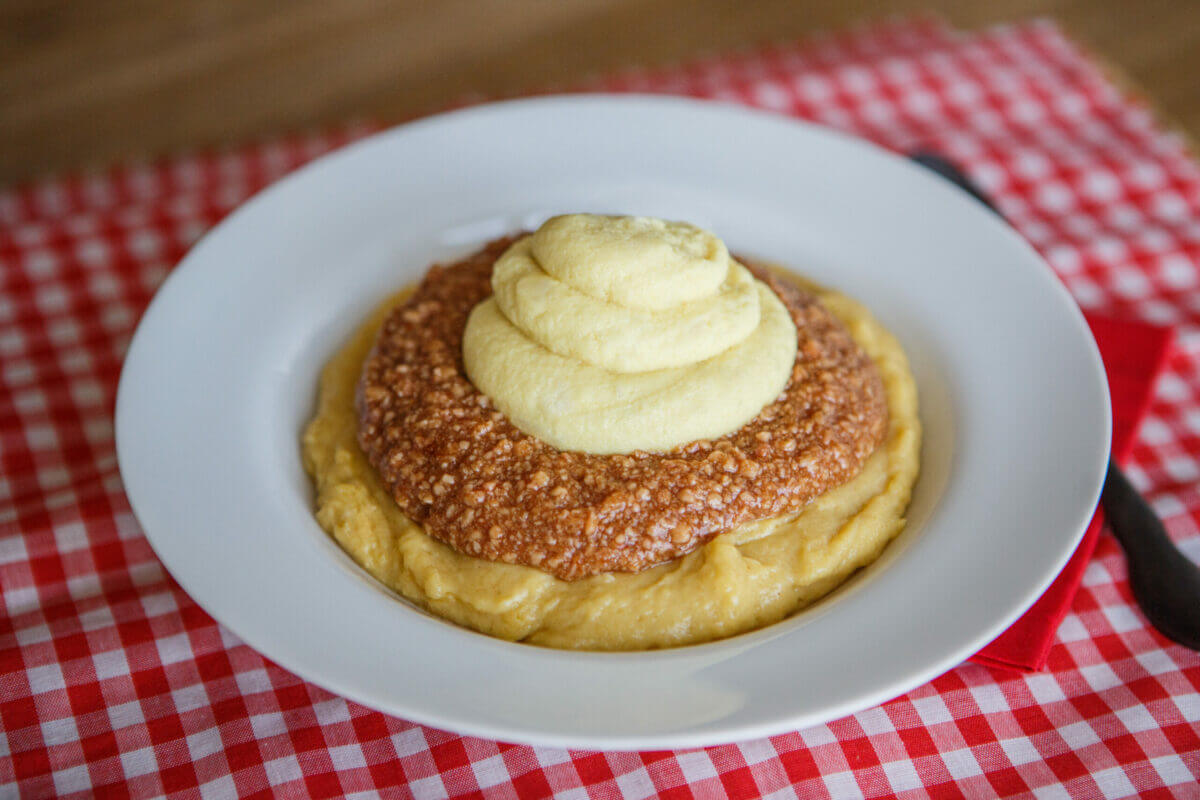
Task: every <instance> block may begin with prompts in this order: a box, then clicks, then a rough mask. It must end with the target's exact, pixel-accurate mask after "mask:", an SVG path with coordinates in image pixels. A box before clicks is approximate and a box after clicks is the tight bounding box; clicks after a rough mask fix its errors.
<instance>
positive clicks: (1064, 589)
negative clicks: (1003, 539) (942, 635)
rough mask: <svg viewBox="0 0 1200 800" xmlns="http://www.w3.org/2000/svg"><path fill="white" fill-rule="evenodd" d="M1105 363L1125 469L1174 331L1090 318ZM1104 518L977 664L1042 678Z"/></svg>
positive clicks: (1117, 451)
mask: <svg viewBox="0 0 1200 800" xmlns="http://www.w3.org/2000/svg"><path fill="white" fill-rule="evenodd" d="M1087 321H1088V325H1090V326H1091V328H1092V335H1093V336H1095V337H1096V345H1097V346H1098V347H1099V348H1100V357H1101V358H1102V359H1103V360H1104V368H1105V370H1106V371H1107V372H1108V391H1109V394H1110V395H1111V396H1112V415H1113V434H1112V452H1113V457H1114V458H1116V460H1117V463H1118V464H1123V463H1124V462H1125V459H1126V458H1127V457H1128V456H1129V451H1130V450H1131V448H1132V447H1133V441H1134V435H1135V434H1136V433H1137V429H1138V425H1139V424H1140V423H1141V421H1142V417H1143V416H1145V414H1146V408H1147V407H1148V406H1149V403H1150V394H1151V390H1152V389H1153V388H1154V379H1155V378H1156V377H1158V374H1159V372H1160V371H1161V370H1162V368H1163V366H1164V363H1165V359H1166V355H1167V352H1168V349H1169V347H1170V343H1171V330H1170V329H1169V328H1159V327H1156V326H1153V325H1146V324H1144V323H1140V322H1121V321H1117V320H1112V319H1105V318H1104V317H1096V316H1090V315H1089V316H1088V318H1087ZM1103 526H1104V512H1103V511H1100V510H1099V509H1098V510H1097V511H1096V516H1095V517H1093V518H1092V524H1091V525H1089V526H1088V529H1087V532H1086V533H1084V535H1083V539H1082V540H1081V541H1080V543H1079V547H1078V548H1077V549H1076V550H1075V555H1073V556H1071V560H1070V561H1068V562H1067V566H1066V567H1064V568H1063V571H1062V572H1061V573H1060V574H1059V576H1058V577H1057V578H1056V579H1055V580H1054V583H1052V584H1050V588H1049V589H1047V590H1046V593H1045V594H1043V595H1042V597H1041V599H1039V600H1038V601H1037V602H1036V603H1034V604H1033V606H1032V607H1031V608H1030V609H1029V610H1028V611H1026V612H1025V615H1024V616H1023V617H1021V618H1020V619H1018V620H1017V621H1016V622H1014V623H1013V625H1012V627H1010V628H1009V629H1008V630H1006V631H1005V632H1004V633H1002V634H1000V636H998V637H997V638H996V639H995V640H993V641H992V643H991V644H989V645H988V646H987V647H985V648H983V649H982V650H980V651H979V652H978V653H976V654H975V655H974V656H972V657H971V659H970V660H971V661H974V662H976V663H978V664H984V665H986V666H989V667H1000V668H1003V669H1011V670H1017V671H1018V672H1036V671H1039V670H1041V669H1043V668H1044V667H1045V666H1046V657H1047V656H1048V655H1049V653H1050V646H1051V645H1052V644H1054V637H1055V633H1057V631H1058V626H1059V624H1060V623H1061V622H1062V620H1063V617H1065V616H1066V615H1067V610H1068V609H1070V607H1071V602H1072V601H1073V600H1074V599H1075V592H1077V591H1078V590H1079V583H1080V581H1082V580H1083V573H1084V570H1086V569H1087V565H1088V561H1090V560H1091V558H1092V553H1093V551H1095V549H1096V540H1097V539H1099V538H1100V529H1101V528H1102V527H1103Z"/></svg>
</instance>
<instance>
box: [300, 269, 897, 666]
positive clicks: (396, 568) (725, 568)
mask: <svg viewBox="0 0 1200 800" xmlns="http://www.w3.org/2000/svg"><path fill="white" fill-rule="evenodd" d="M788 277H789V278H792V279H794V280H796V281H797V282H798V283H801V285H803V286H804V287H805V288H807V289H810V290H812V291H816V292H817V294H818V296H819V297H820V299H821V302H822V303H823V304H824V305H825V307H826V308H828V309H829V310H830V311H831V312H832V313H833V314H834V315H835V316H837V317H838V318H839V319H840V320H841V321H842V322H843V323H844V324H845V325H846V327H847V329H848V330H849V331H850V333H851V335H852V336H853V337H854V339H855V340H856V341H857V342H858V343H859V345H860V346H861V347H862V348H863V349H864V350H865V351H866V352H867V354H868V355H870V357H871V358H872V359H873V360H874V361H875V363H876V364H877V365H878V367H879V370H880V373H881V374H882V376H883V383H884V387H885V390H886V393H887V399H888V409H889V413H890V421H889V429H888V434H887V438H886V439H885V441H884V443H883V444H882V445H880V447H879V448H878V449H877V450H876V452H875V453H874V454H872V455H871V457H870V458H869V459H868V460H867V462H866V464H865V466H864V467H863V470H862V472H860V473H859V474H858V475H857V476H856V477H855V478H853V479H852V480H850V481H849V482H847V483H845V484H843V485H842V486H840V487H838V488H836V489H833V490H831V491H829V492H826V493H825V494H823V495H821V496H820V497H818V498H817V499H815V500H814V501H813V502H811V503H810V504H809V505H807V506H806V507H805V508H804V509H803V510H801V511H800V512H799V513H797V514H792V515H788V516H783V517H777V518H774V519H770V520H764V521H760V522H756V523H753V524H749V525H744V526H741V527H739V528H736V529H734V530H732V531H728V532H726V533H724V534H721V535H719V536H716V537H714V538H713V539H712V540H710V541H709V542H708V543H707V544H705V545H704V546H702V547H700V548H699V549H697V550H695V551H693V552H692V553H689V554H688V555H686V556H684V557H682V558H679V559H676V560H674V561H672V562H669V563H666V564H661V565H659V566H657V567H653V568H651V569H648V570H645V571H643V572H639V573H636V574H625V573H609V574H604V575H597V576H593V577H590V578H585V579H583V580H578V581H573V582H567V581H562V580H559V579H557V578H555V577H553V576H551V575H549V574H547V573H544V572H542V571H540V570H538V569H535V568H533V567H525V566H518V565H513V564H502V563H495V562H490V561H483V560H481V559H477V558H473V557H471V556H466V555H462V554H460V553H458V552H457V551H455V550H453V549H451V548H450V547H447V546H446V545H444V544H442V543H440V542H438V541H436V540H435V539H433V538H431V537H430V536H428V535H427V534H426V533H425V532H424V530H423V529H422V528H421V527H420V526H419V525H417V524H416V523H414V522H413V521H412V520H410V519H409V518H408V517H406V516H405V515H404V514H403V513H402V512H401V511H400V509H399V508H398V507H397V506H396V503H395V502H394V501H393V500H392V498H391V497H390V495H389V494H388V492H387V490H386V489H385V488H384V486H383V485H382V484H381V483H380V481H379V479H378V478H377V476H376V474H375V471H374V469H373V468H372V467H371V465H370V464H369V463H368V462H367V459H366V457H365V456H364V455H363V453H362V451H361V449H360V448H359V446H358V442H357V438H356V437H357V431H358V417H357V413H356V411H355V407H354V396H355V389H356V385H357V382H358V378H359V373H360V371H361V369H362V364H363V361H364V360H365V359H366V356H367V353H368V352H369V351H370V349H371V346H372V344H373V343H374V341H375V336H376V333H377V331H378V329H379V326H380V325H381V324H382V322H383V318H384V317H385V316H386V314H387V313H388V312H389V311H390V310H391V309H392V308H394V307H395V306H396V305H398V304H399V303H401V302H403V300H404V299H405V297H406V296H407V294H408V292H407V291H405V292H401V293H399V294H397V295H395V296H393V297H391V298H390V299H389V300H388V301H387V302H385V303H384V304H383V305H382V306H381V307H380V308H379V309H377V310H376V311H375V312H374V313H373V314H372V315H371V316H370V318H369V319H368V320H367V321H366V322H365V323H364V324H363V325H362V326H361V327H360V328H359V330H358V331H357V332H356V333H355V334H354V335H353V336H352V337H351V339H350V341H349V342H348V343H347V344H346V345H345V347H344V348H343V349H342V350H341V351H340V352H338V353H337V354H336V355H335V356H334V357H333V359H332V360H331V361H330V362H329V364H328V365H327V366H326V367H325V370H324V372H323V374H322V376H321V381H320V391H319V400H318V404H317V413H316V416H315V417H314V418H313V420H312V421H311V422H310V423H309V426H308V428H307V430H306V431H305V433H304V438H303V456H304V465H305V468H306V469H307V470H308V472H309V474H310V475H311V476H312V477H313V480H314V482H315V484H316V492H317V494H316V508H317V520H318V521H319V522H320V524H321V526H322V527H323V528H325V530H327V531H328V532H329V533H330V535H332V536H333V538H334V539H335V540H336V541H337V542H338V543H339V544H340V545H341V547H342V548H343V549H344V550H345V551H346V552H347V553H349V554H350V555H351V556H352V557H353V558H354V560H355V561H357V562H358V563H359V564H360V565H362V567H363V568H364V569H366V570H367V571H368V572H369V573H370V574H371V575H373V576H374V577H375V578H376V579H378V580H379V581H380V582H382V583H383V584H385V585H386V586H388V587H390V588H391V589H393V590H395V591H396V592H398V593H399V594H400V595H402V596H403V597H405V598H407V599H408V600H410V601H412V602H414V603H416V604H417V605H419V606H421V607H422V608H425V609H427V610H429V611H430V612H432V613H434V614H436V615H438V616H441V617H444V618H446V619H448V620H450V621H452V622H455V623H458V624H459V625H463V626H466V627H468V628H473V629H475V630H477V631H481V632H483V633H486V634H489V635H492V636H497V637H500V638H503V639H510V640H514V641H522V642H528V643H531V644H536V645H543V646H547V647H557V648H568V649H580V650H644V649H652V648H662V647H675V646H680V645H687V644H698V643H701V642H709V641H713V640H715V639H721V638H724V637H727V636H733V635H735V634H738V633H743V632H746V631H750V630H754V629H756V628H761V627H763V626H764V625H769V624H771V623H773V622H777V621H779V620H781V619H783V618H785V617H787V616H789V615H791V614H793V613H795V612H796V611H797V610H799V609H802V608H804V607H805V606H807V605H809V604H810V603H812V602H814V601H815V600H818V599H819V598H821V597H822V596H824V595H825V594H827V593H829V592H830V591H831V590H832V589H834V588H835V587H836V586H838V585H839V584H840V583H842V582H843V581H845V580H846V579H847V578H849V577H850V575H852V574H853V573H854V572H855V571H856V570H858V569H860V568H861V567H863V566H866V565H867V564H869V563H871V562H872V561H874V560H875V559H876V558H877V557H878V556H879V554H880V552H881V551H882V550H883V548H884V546H885V545H886V544H887V543H888V542H889V541H891V539H892V538H893V537H895V536H896V535H897V534H898V533H899V532H900V531H901V530H902V529H903V527H904V513H905V509H906V508H907V507H908V502H909V498H910V496H911V492H912V486H913V483H914V482H915V481H916V478H917V472H918V461H919V458H918V453H919V450H920V437H921V429H920V422H919V420H918V417H917V391H916V383H915V381H914V380H913V377H912V374H911V372H910V371H909V367H908V360H907V358H906V357H905V355H904V352H903V350H902V349H901V348H900V345H899V343H898V342H897V341H896V339H895V338H894V337H893V336H892V335H891V334H890V333H888V332H887V331H886V330H885V329H884V328H883V327H882V326H881V325H880V324H879V323H878V322H876V321H875V319H874V318H873V317H872V316H871V314H870V313H869V312H868V311H867V310H866V309H865V308H864V307H863V306H862V305H860V304H858V303H857V302H855V301H853V300H851V299H849V298H847V297H845V296H844V295H840V294H838V293H836V292H831V291H826V290H822V289H819V288H816V287H813V286H811V285H809V284H807V283H805V282H803V281H802V280H801V279H799V278H795V276H791V275H788Z"/></svg>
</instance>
